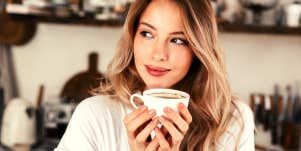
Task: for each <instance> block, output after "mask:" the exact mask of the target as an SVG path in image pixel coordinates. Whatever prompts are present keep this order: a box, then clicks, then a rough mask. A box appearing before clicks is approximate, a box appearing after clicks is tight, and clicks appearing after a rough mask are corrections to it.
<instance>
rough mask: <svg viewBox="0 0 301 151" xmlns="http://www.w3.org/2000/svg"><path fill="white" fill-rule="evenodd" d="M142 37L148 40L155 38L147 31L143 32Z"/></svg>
mask: <svg viewBox="0 0 301 151" xmlns="http://www.w3.org/2000/svg"><path fill="white" fill-rule="evenodd" d="M140 35H141V36H143V37H147V38H152V37H153V35H152V34H151V33H150V32H147V31H141V32H140Z"/></svg>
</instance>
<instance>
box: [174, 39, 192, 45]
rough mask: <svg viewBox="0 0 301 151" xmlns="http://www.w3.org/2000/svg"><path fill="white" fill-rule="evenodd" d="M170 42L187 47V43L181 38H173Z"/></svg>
mask: <svg viewBox="0 0 301 151" xmlns="http://www.w3.org/2000/svg"><path fill="white" fill-rule="evenodd" d="M171 42H173V43H176V44H179V45H188V41H187V40H184V39H181V38H173V39H171Z"/></svg>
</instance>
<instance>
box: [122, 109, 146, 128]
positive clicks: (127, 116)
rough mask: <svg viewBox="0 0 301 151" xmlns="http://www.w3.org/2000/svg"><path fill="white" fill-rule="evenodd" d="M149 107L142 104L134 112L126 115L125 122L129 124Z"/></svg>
mask: <svg viewBox="0 0 301 151" xmlns="http://www.w3.org/2000/svg"><path fill="white" fill-rule="evenodd" d="M146 109H147V107H146V106H141V107H139V108H138V109H136V110H134V111H133V112H132V113H130V114H128V115H126V116H125V118H124V119H123V122H124V124H128V123H129V122H130V121H132V120H133V119H135V118H137V116H139V115H140V114H141V113H143V112H144V111H145V110H146Z"/></svg>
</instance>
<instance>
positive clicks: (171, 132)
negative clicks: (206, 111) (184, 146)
mask: <svg viewBox="0 0 301 151" xmlns="http://www.w3.org/2000/svg"><path fill="white" fill-rule="evenodd" d="M178 111H179V112H177V111H174V110H172V109H171V108H168V107H166V108H165V109H164V112H165V114H166V116H167V118H166V117H163V116H161V117H159V121H160V122H161V124H162V126H163V127H162V128H161V129H159V128H158V127H156V128H155V132H156V137H155V138H156V139H155V140H157V141H158V142H159V145H160V146H159V148H158V150H159V151H178V150H179V148H180V145H181V142H182V140H183V138H184V136H185V134H186V132H187V130H188V128H189V124H190V123H191V121H192V116H191V114H190V113H189V110H188V109H187V108H186V107H185V106H184V104H182V103H180V104H179V105H178Z"/></svg>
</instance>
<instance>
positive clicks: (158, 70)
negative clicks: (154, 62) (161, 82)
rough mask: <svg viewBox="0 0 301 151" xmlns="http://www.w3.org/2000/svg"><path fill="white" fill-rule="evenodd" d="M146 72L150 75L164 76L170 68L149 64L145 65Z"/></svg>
mask: <svg viewBox="0 0 301 151" xmlns="http://www.w3.org/2000/svg"><path fill="white" fill-rule="evenodd" d="M145 67H146V70H147V72H148V73H149V74H150V75H152V76H156V77H159V76H164V75H165V74H167V73H168V72H169V71H170V69H167V68H162V67H155V66H150V65H145Z"/></svg>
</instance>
